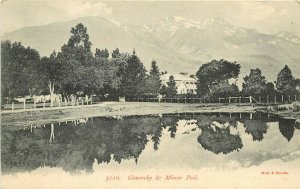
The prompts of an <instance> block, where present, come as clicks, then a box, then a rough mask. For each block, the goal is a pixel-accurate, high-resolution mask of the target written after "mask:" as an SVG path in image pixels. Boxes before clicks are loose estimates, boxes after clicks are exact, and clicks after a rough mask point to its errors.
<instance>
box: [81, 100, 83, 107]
mask: <svg viewBox="0 0 300 189" xmlns="http://www.w3.org/2000/svg"><path fill="white" fill-rule="evenodd" d="M81 105H82V106H83V98H82V99H81Z"/></svg>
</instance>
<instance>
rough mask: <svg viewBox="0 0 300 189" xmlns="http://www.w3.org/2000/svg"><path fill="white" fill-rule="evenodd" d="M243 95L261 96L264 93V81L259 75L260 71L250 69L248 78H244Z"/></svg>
mask: <svg viewBox="0 0 300 189" xmlns="http://www.w3.org/2000/svg"><path fill="white" fill-rule="evenodd" d="M242 92H243V94H245V95H252V96H254V95H262V94H264V93H265V92H266V79H265V77H264V76H262V74H261V70H260V69H258V68H256V69H251V70H250V74H249V76H246V77H244V83H243V90H242Z"/></svg>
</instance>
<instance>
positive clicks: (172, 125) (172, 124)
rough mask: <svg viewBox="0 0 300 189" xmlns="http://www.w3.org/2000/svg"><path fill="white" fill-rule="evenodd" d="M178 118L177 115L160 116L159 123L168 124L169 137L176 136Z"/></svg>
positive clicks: (165, 125)
mask: <svg viewBox="0 0 300 189" xmlns="http://www.w3.org/2000/svg"><path fill="white" fill-rule="evenodd" d="M178 120H179V118H178V117H162V118H161V124H162V125H163V126H164V127H167V126H169V129H168V131H170V136H171V138H175V136H176V131H177V122H178Z"/></svg>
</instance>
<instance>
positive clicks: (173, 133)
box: [168, 124, 177, 138]
mask: <svg viewBox="0 0 300 189" xmlns="http://www.w3.org/2000/svg"><path fill="white" fill-rule="evenodd" d="M168 131H170V136H171V138H175V136H176V131H177V124H176V125H170V127H169V130H168Z"/></svg>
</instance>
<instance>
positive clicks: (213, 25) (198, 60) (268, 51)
mask: <svg viewBox="0 0 300 189" xmlns="http://www.w3.org/2000/svg"><path fill="white" fill-rule="evenodd" d="M78 23H83V24H84V25H85V26H86V27H87V29H88V33H89V35H90V40H91V42H92V43H93V46H92V47H93V48H94V49H95V48H107V49H109V51H112V50H113V49H115V48H119V49H120V50H121V51H123V52H124V51H127V52H131V51H132V49H133V48H135V49H136V52H137V54H138V56H139V57H140V58H141V60H142V61H143V63H144V64H145V66H146V68H149V66H150V62H151V60H152V59H154V60H156V61H157V62H158V64H159V66H160V68H161V70H167V71H169V72H173V73H176V72H188V73H195V72H196V71H197V70H198V69H199V67H200V66H201V65H202V64H203V63H205V62H209V61H211V60H212V59H221V58H223V59H228V60H230V61H237V62H238V63H240V64H241V66H242V70H241V75H242V77H243V76H244V75H245V74H246V73H248V72H249V69H250V68H260V69H261V70H262V72H263V74H264V75H266V77H267V79H270V80H274V79H275V78H276V76H277V73H278V72H279V70H280V69H282V68H283V66H284V65H286V64H287V65H289V66H290V68H291V69H292V70H293V73H294V75H295V76H296V77H299V76H300V64H299V63H300V55H299V54H300V53H299V52H300V39H299V38H298V37H297V36H295V35H293V34H290V33H287V32H279V33H277V34H275V35H267V34H263V33H260V32H258V31H256V30H253V29H247V28H241V27H237V26H234V25H232V24H230V23H228V22H227V21H225V20H222V19H219V18H206V19H203V20H197V21H195V20H188V19H185V18H182V17H178V16H172V17H166V18H163V19H161V20H160V21H159V22H157V23H155V24H153V25H145V26H135V27H133V26H126V25H122V24H120V23H119V22H118V21H116V20H113V19H105V18H102V17H85V18H80V19H75V20H71V21H67V22H60V23H53V24H49V25H44V26H35V27H26V28H23V29H20V30H17V31H14V32H11V33H7V34H5V35H4V36H2V39H10V40H12V41H15V40H16V41H21V42H23V44H24V45H26V46H31V47H33V48H36V49H37V50H38V51H39V52H40V53H41V55H49V54H50V53H51V52H52V51H53V50H56V51H59V50H60V47H61V46H62V45H63V44H64V43H66V42H67V40H68V38H69V36H70V33H69V32H70V28H71V27H74V26H75V25H76V24H78Z"/></svg>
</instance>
